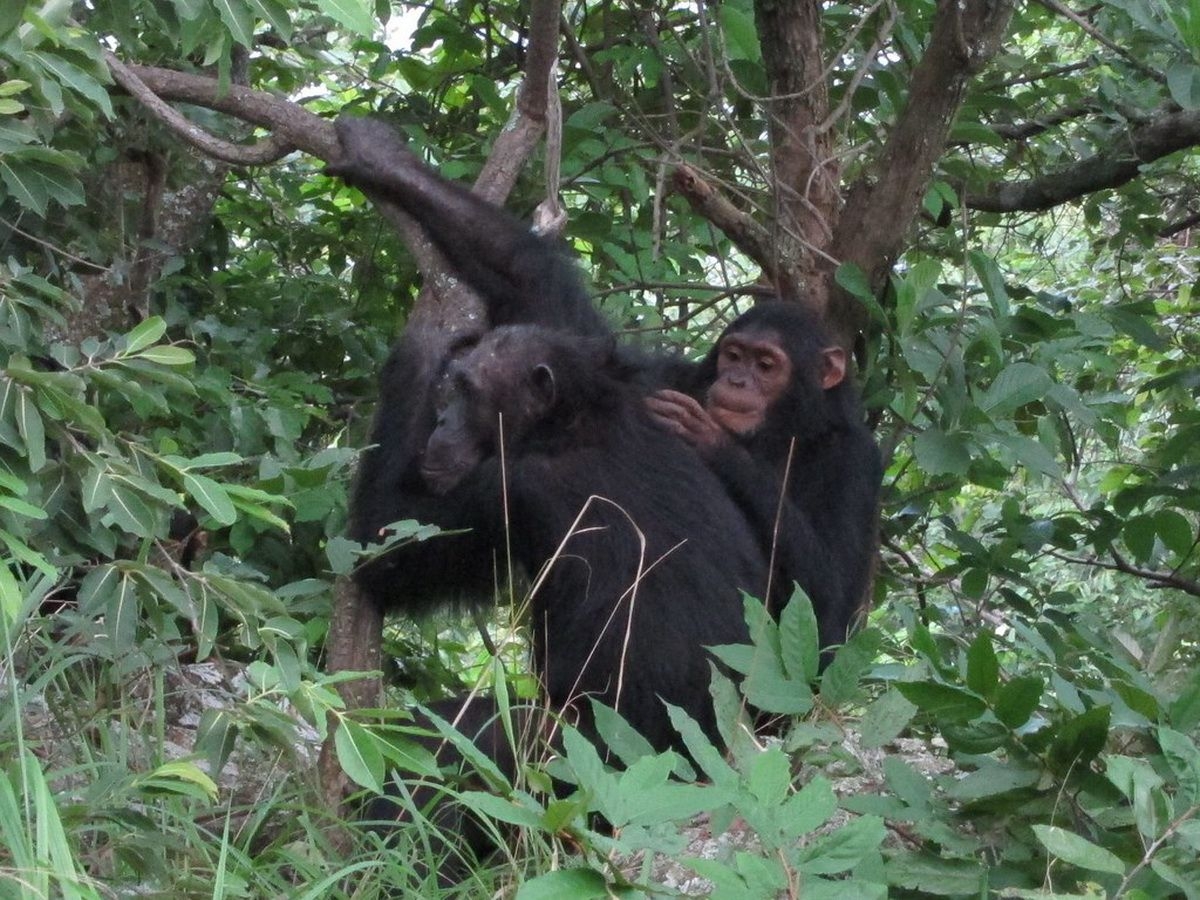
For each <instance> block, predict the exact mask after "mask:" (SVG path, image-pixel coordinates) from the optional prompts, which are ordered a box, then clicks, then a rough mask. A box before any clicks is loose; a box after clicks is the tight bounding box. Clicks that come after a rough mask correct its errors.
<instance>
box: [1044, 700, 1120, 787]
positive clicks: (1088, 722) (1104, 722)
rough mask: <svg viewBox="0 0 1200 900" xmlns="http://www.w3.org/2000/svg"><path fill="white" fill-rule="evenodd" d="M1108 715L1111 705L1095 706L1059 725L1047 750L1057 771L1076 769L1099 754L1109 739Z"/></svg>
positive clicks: (1110, 714) (1109, 716)
mask: <svg viewBox="0 0 1200 900" xmlns="http://www.w3.org/2000/svg"><path fill="white" fill-rule="evenodd" d="M1111 717H1112V707H1110V706H1097V707H1094V708H1093V709H1089V710H1088V711H1087V712H1085V713H1083V714H1081V715H1078V716H1075V717H1074V718H1072V719H1068V720H1067V721H1066V722H1065V723H1064V724H1062V725H1061V726H1060V727H1059V729H1058V733H1057V734H1056V735H1055V737H1054V742H1053V743H1052V744H1051V745H1050V751H1049V754H1050V758H1051V760H1052V761H1054V762H1056V763H1057V764H1058V770H1059V771H1060V772H1067V771H1070V770H1077V769H1079V768H1081V767H1083V766H1086V765H1088V764H1089V763H1090V762H1091V761H1092V760H1093V759H1095V758H1096V757H1097V756H1098V755H1099V753H1100V751H1101V750H1103V749H1104V742H1105V741H1106V740H1107V739H1108V725H1109V720H1110V719H1111Z"/></svg>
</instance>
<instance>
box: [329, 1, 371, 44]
mask: <svg viewBox="0 0 1200 900" xmlns="http://www.w3.org/2000/svg"><path fill="white" fill-rule="evenodd" d="M317 6H319V7H320V8H321V12H323V13H325V15H327V16H329V17H330V18H333V19H336V20H337V21H338V22H340V23H341V24H342V25H344V26H345V27H346V28H349V29H350V30H351V31H356V32H358V33H359V34H361V35H363V36H364V37H370V36H371V35H372V34H374V32H375V16H374V15H373V14H372V10H371V4H370V3H367V2H365V0H317Z"/></svg>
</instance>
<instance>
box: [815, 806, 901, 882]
mask: <svg viewBox="0 0 1200 900" xmlns="http://www.w3.org/2000/svg"><path fill="white" fill-rule="evenodd" d="M886 837H887V829H886V828H884V825H883V819H881V818H879V817H878V816H860V817H859V818H857V819H854V820H852V821H850V822H849V823H847V824H846V825H843V826H842V827H841V828H839V829H838V830H837V831H835V832H833V833H832V834H827V835H823V836H822V837H820V838H818V839H817V840H816V841H814V842H813V843H812V844H810V845H808V846H807V847H805V848H803V849H802V850H800V852H799V853H798V855H797V858H798V865H799V869H800V871H801V872H806V873H808V874H811V875H836V874H838V873H840V872H847V871H849V870H850V869H853V868H854V867H855V866H857V865H858V864H859V863H860V862H862V860H863V859H864V858H865V857H867V856H868V855H870V854H873V853H877V852H878V851H879V849H880V847H881V846H882V845H883V841H884V838H886Z"/></svg>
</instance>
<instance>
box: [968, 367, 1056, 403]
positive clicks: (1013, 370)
mask: <svg viewBox="0 0 1200 900" xmlns="http://www.w3.org/2000/svg"><path fill="white" fill-rule="evenodd" d="M1053 386H1054V380H1053V379H1052V378H1051V377H1050V375H1049V374H1048V373H1047V372H1046V370H1045V369H1043V368H1042V367H1041V366H1035V365H1033V363H1027V362H1015V363H1013V364H1012V365H1010V366H1006V367H1005V368H1004V369H1003V370H1002V371H1001V372H1000V374H999V375H997V376H996V379H995V380H994V381H993V382H992V386H991V387H989V388H988V389H987V391H985V392H984V395H983V396H982V397H981V398H980V399H979V408H980V409H982V410H983V411H984V412H987V413H989V414H990V415H992V416H997V415H1003V414H1005V413H1010V412H1012V411H1013V410H1015V409H1018V408H1019V407H1022V406H1024V405H1025V404H1027V403H1032V402H1033V401H1034V400H1041V399H1043V398H1044V397H1045V396H1046V394H1047V393H1048V392H1049V390H1050V389H1051V388H1052V387H1053Z"/></svg>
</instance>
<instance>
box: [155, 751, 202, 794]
mask: <svg viewBox="0 0 1200 900" xmlns="http://www.w3.org/2000/svg"><path fill="white" fill-rule="evenodd" d="M150 777H151V778H154V779H156V780H160V781H170V780H175V781H182V782H184V783H186V784H192V785H195V786H196V787H198V788H200V789H201V791H202V792H203V796H204V797H205V798H206V799H208V800H216V799H217V794H218V790H217V785H216V782H214V781H213V780H212V779H211V778H210V777H209V776H208V775H206V774H205V773H204V772H203V771H202V770H201V769H200V768H199V767H198V766H197V765H196V764H195V763H193V762H188V761H187V760H182V759H177V760H173V761H172V762H166V763H163V764H162V765H161V766H159V767H158V768H157V769H155V770H154V771H153V772H151V773H150Z"/></svg>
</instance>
